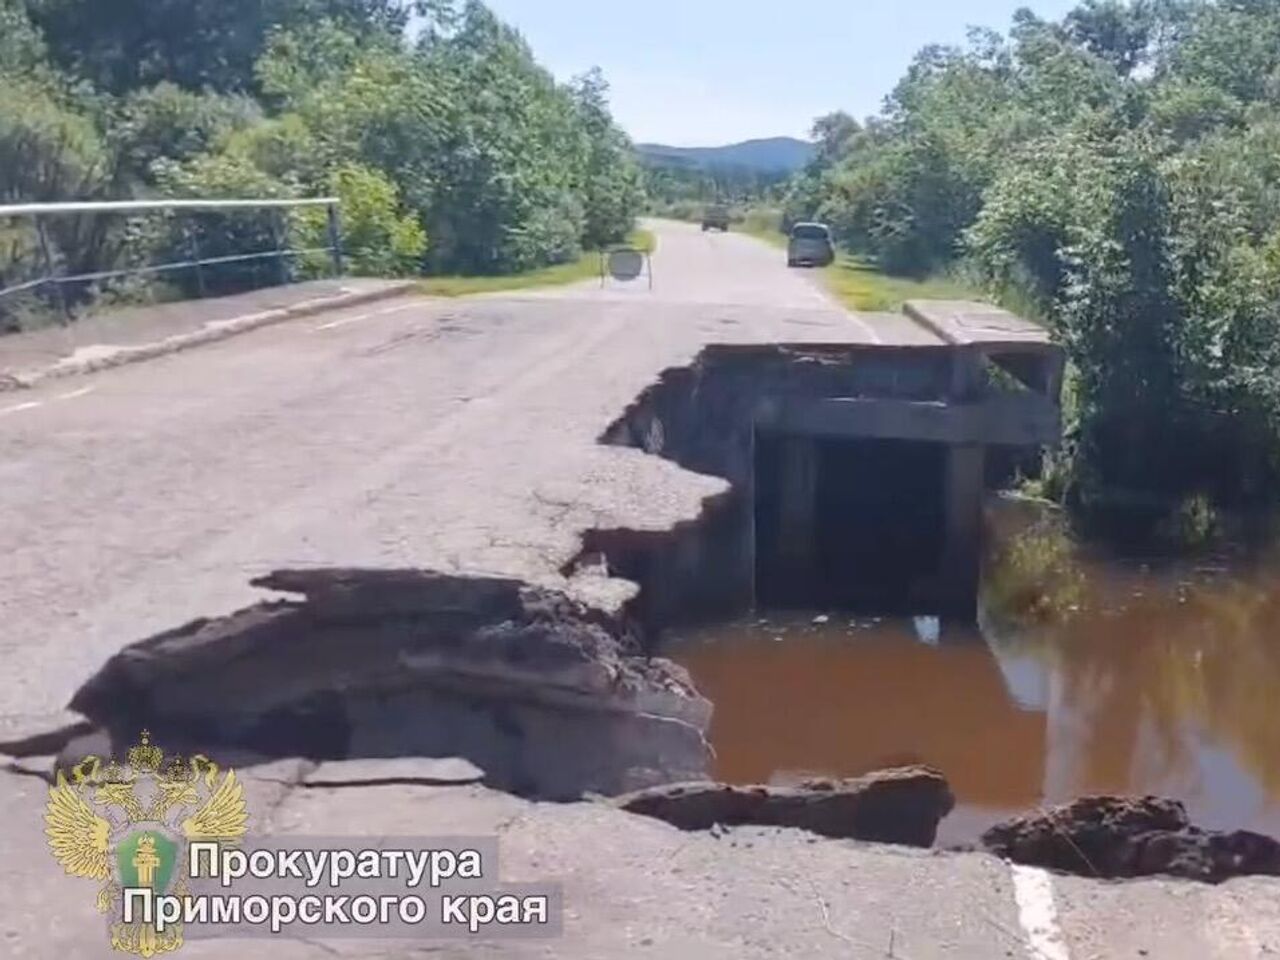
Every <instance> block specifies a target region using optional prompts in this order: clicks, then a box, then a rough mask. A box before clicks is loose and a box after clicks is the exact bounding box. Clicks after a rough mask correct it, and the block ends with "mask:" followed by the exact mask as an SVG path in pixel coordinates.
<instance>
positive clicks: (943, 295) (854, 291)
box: [738, 222, 988, 311]
mask: <svg viewBox="0 0 1280 960" xmlns="http://www.w3.org/2000/svg"><path fill="white" fill-rule="evenodd" d="M738 230H739V232H741V233H745V234H748V235H749V236H752V237H755V238H756V239H757V240H763V241H764V242H765V243H767V244H769V245H770V246H773V247H777V248H778V249H779V250H785V249H786V246H787V238H786V237H785V236H784V235H783V234H781V233H779V232H778V231H777V230H776V229H771V228H770V227H769V226H768V225H767V224H758V225H757V224H752V223H751V222H747V223H744V224H742V225H741V226H740V227H738ZM821 272H822V280H823V282H824V283H825V284H826V285H827V289H829V290H830V291H831V292H832V293H833V294H835V297H836V299H837V300H839V301H840V302H841V303H842V304H844V305H845V306H846V307H848V308H849V309H850V310H868V311H896V310H901V309H902V305H903V304H904V303H905V302H906V301H908V300H987V299H988V297H987V295H986V294H984V293H982V292H981V291H980V290H976V289H974V288H973V287H971V286H968V285H966V284H964V283H962V282H960V281H958V280H953V279H951V278H950V277H946V276H937V277H925V278H922V279H918V278H914V277H896V276H892V275H890V274H887V273H884V272H883V271H881V270H879V269H878V268H877V267H876V266H875V265H874V264H871V263H868V262H867V261H865V260H862V259H859V258H858V257H854V256H850V255H849V254H844V253H842V254H840V255H839V256H837V257H836V262H835V263H833V264H832V265H831V266H829V267H824V268H823V269H822V271H821Z"/></svg>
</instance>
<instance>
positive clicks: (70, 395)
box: [54, 387, 98, 400]
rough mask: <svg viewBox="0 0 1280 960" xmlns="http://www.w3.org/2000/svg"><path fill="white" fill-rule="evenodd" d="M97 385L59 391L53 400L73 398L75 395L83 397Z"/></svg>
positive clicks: (95, 388)
mask: <svg viewBox="0 0 1280 960" xmlns="http://www.w3.org/2000/svg"><path fill="white" fill-rule="evenodd" d="M97 389H98V388H97V387H81V388H80V389H79V390H72V391H71V392H70V393H60V394H58V395H57V396H56V397H54V399H55V400H74V399H75V398H76V397H83V396H84V395H85V394H88V393H93V391H95V390H97Z"/></svg>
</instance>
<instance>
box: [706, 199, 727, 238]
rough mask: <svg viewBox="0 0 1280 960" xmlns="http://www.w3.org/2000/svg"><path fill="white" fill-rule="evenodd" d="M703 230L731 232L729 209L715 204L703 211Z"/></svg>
mask: <svg viewBox="0 0 1280 960" xmlns="http://www.w3.org/2000/svg"><path fill="white" fill-rule="evenodd" d="M702 230H703V232H704V233H705V232H706V231H708V230H719V231H721V232H722V233H728V232H729V208H728V207H726V206H724V205H722V204H718V203H717V204H713V205H712V206H709V207H707V209H706V210H704V211H702Z"/></svg>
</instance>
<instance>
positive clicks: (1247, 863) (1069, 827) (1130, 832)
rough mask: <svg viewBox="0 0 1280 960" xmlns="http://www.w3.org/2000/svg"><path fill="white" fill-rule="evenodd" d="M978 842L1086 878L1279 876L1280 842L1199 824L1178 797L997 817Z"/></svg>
mask: <svg viewBox="0 0 1280 960" xmlns="http://www.w3.org/2000/svg"><path fill="white" fill-rule="evenodd" d="M982 842H983V844H984V845H985V846H986V848H987V849H988V850H990V851H991V852H993V853H995V854H998V855H999V856H1002V857H1005V858H1006V859H1009V860H1012V861H1014V862H1015V863H1023V864H1027V865H1030V866H1038V867H1045V868H1047V869H1050V870H1061V871H1063V872H1066V873H1076V874H1080V875H1082V876H1088V877H1106V878H1118V877H1145V876H1153V875H1157V874H1164V875H1167V876H1173V877H1182V878H1185V879H1189V880H1201V881H1204V882H1207V883H1219V882H1221V881H1223V880H1227V879H1229V878H1231V877H1236V876H1246V875H1251V874H1264V875H1271V876H1280V842H1277V841H1276V840H1274V839H1272V838H1271V837H1267V836H1263V835H1262V834H1258V833H1251V832H1249V831H1247V830H1237V831H1234V832H1230V833H1221V832H1216V831H1207V830H1201V829H1199V828H1198V827H1195V826H1192V824H1191V822H1190V819H1189V818H1188V817H1187V811H1186V808H1185V807H1183V805H1182V804H1181V803H1179V802H1178V801H1176V800H1167V799H1163V798H1160V797H1085V798H1082V799H1080V800H1076V801H1075V802H1073V803H1069V804H1065V805H1063V806H1059V807H1053V808H1051V809H1048V810H1044V811H1042V812H1038V813H1034V814H1030V815H1027V816H1022V817H1015V818H1013V819H1012V820H1007V821H1005V822H1004V823H1000V824H997V825H996V826H994V827H992V828H991V829H990V830H988V831H987V832H986V833H984V834H983V835H982Z"/></svg>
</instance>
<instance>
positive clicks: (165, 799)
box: [45, 730, 248, 957]
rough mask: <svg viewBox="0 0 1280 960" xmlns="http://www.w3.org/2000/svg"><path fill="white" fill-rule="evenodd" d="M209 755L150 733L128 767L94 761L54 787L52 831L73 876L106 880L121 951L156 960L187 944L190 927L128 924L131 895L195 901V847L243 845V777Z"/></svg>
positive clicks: (104, 892) (101, 904)
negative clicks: (176, 751)
mask: <svg viewBox="0 0 1280 960" xmlns="http://www.w3.org/2000/svg"><path fill="white" fill-rule="evenodd" d="M219 774H220V771H219V769H218V766H217V764H215V763H213V762H212V761H211V760H209V759H208V758H207V757H204V756H194V757H191V758H190V759H189V760H183V758H181V757H177V756H175V757H170V758H168V759H167V760H166V758H165V756H164V752H163V751H162V750H161V749H160V748H159V747H157V746H155V745H154V744H152V743H151V738H150V734H149V733H148V732H147V731H145V730H144V731H142V736H141V742H140V743H138V744H136V745H135V746H133V747H131V748H130V749H129V752H128V762H127V763H125V764H123V765H121V764H118V763H117V762H116V761H115V760H114V759H109V760H108V761H107V762H106V763H105V764H104V763H103V761H102V759H101V758H99V757H93V756H91V757H86V758H85V759H84V760H83V761H82V762H81V763H79V764H77V765H76V766H75V767H74V768H72V770H71V775H70V778H68V776H67V774H66V773H64V772H63V771H62V770H59V771H58V773H57V780H56V782H55V784H54V785H53V787H51V788H50V790H49V805H48V807H47V808H46V810H45V834H46V836H48V838H49V846H50V847H52V849H53V855H54V856H55V857H56V858H57V859H58V862H59V863H61V864H62V866H63V868H64V869H65V870H66V872H67V873H69V874H71V875H72V876H75V877H87V878H89V879H91V880H98V881H101V882H102V883H103V886H102V887H101V888H100V889H99V891H98V910H99V912H101V913H104V914H109V915H110V917H111V918H112V919H111V921H110V936H111V945H112V947H113V948H115V949H116V950H121V951H124V952H126V953H132V954H137V955H138V956H142V957H153V956H156V955H157V954H163V953H170V952H172V951H174V950H177V949H178V948H179V947H180V946H182V926H181V925H180V924H175V925H171V926H166V927H165V928H164V930H163V931H159V930H157V929H156V927H155V926H154V925H152V924H147V923H142V922H139V921H136V920H135V921H134V922H132V923H125V922H124V919H123V894H124V891H125V890H127V889H138V888H146V887H150V888H151V890H152V892H153V893H154V894H156V895H162V894H169V895H174V896H179V897H185V896H188V895H189V893H190V890H189V888H188V886H187V879H188V877H189V876H190V871H191V864H190V853H189V851H190V846H189V845H190V843H191V842H192V841H217V842H220V843H236V842H238V841H239V840H240V839H241V838H242V837H243V836H244V834H245V830H246V826H247V823H248V814H247V812H246V810H245V803H244V788H243V786H242V785H241V784H240V782H239V781H238V780H237V779H236V775H235V772H234V771H232V770H227V771H226V772H225V773H221V775H219Z"/></svg>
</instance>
